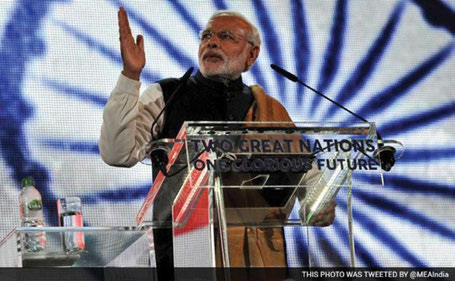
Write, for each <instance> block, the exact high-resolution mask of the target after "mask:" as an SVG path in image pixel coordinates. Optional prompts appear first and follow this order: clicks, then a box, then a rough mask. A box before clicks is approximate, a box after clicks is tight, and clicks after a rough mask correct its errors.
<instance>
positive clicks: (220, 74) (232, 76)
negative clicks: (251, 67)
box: [199, 55, 244, 83]
mask: <svg viewBox="0 0 455 281" xmlns="http://www.w3.org/2000/svg"><path fill="white" fill-rule="evenodd" d="M202 57H204V55H203V56H202ZM222 58H223V64H222V65H220V66H219V67H217V68H213V67H206V65H205V64H208V63H209V62H204V60H203V59H202V60H200V61H199V65H200V71H201V73H202V75H204V77H205V78H208V79H211V80H215V81H220V82H223V83H227V82H229V81H232V80H236V79H238V78H239V77H240V75H241V74H242V72H243V69H242V65H239V64H240V63H241V62H242V61H244V59H240V58H239V59H236V61H233V60H231V59H230V58H227V57H226V56H225V55H222ZM204 63H205V64H204Z"/></svg>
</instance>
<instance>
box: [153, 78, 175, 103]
mask: <svg viewBox="0 0 455 281" xmlns="http://www.w3.org/2000/svg"><path fill="white" fill-rule="evenodd" d="M156 83H158V84H159V85H160V86H161V89H162V90H163V96H164V99H165V100H167V99H168V98H169V96H170V95H171V94H172V92H173V91H174V90H175V88H177V86H178V85H179V84H180V79H179V78H166V79H162V80H159V81H157V82H156Z"/></svg>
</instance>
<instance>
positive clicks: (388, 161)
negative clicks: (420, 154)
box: [270, 64, 397, 172]
mask: <svg viewBox="0 0 455 281" xmlns="http://www.w3.org/2000/svg"><path fill="white" fill-rule="evenodd" d="M270 67H271V68H272V69H273V70H275V71H276V72H278V73H279V74H281V75H283V76H284V77H286V78H287V79H289V80H291V81H292V82H297V83H299V84H301V85H303V86H305V87H306V88H308V89H310V90H311V91H313V92H314V93H316V94H318V95H319V96H321V97H323V98H325V99H326V100H328V101H330V102H331V103H333V104H335V105H337V106H338V107H340V108H342V109H344V110H345V111H347V112H349V113H350V114H352V115H354V116H355V117H357V118H358V119H360V120H362V121H364V122H367V123H369V122H368V120H366V119H365V118H363V117H361V116H359V115H358V114H356V113H354V112H352V111H351V110H349V109H348V108H346V107H344V106H343V105H341V104H339V103H338V102H336V101H334V100H332V99H331V98H329V97H327V96H326V95H324V94H323V93H321V92H319V91H318V90H316V89H313V88H312V87H310V86H308V85H307V84H305V83H304V82H303V81H301V80H300V79H299V78H298V77H297V76H295V75H294V74H292V73H290V72H288V71H286V70H284V69H282V68H281V67H279V66H277V65H276V64H271V65H270ZM376 134H377V138H378V149H376V150H375V151H374V152H373V157H375V158H376V159H379V161H380V163H378V164H380V166H381V168H382V169H383V170H384V171H387V172H388V171H390V170H391V169H392V167H393V165H394V164H395V153H396V151H397V150H396V149H395V148H394V147H393V146H390V145H385V142H384V140H383V139H382V137H381V135H380V134H379V132H376ZM367 156H368V155H367ZM368 157H369V156H368ZM370 158H371V157H370Z"/></svg>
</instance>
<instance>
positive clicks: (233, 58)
mask: <svg viewBox="0 0 455 281" xmlns="http://www.w3.org/2000/svg"><path fill="white" fill-rule="evenodd" d="M206 30H210V31H211V32H212V36H211V37H210V38H209V39H203V40H202V41H201V44H200V45H199V52H198V57H199V70H200V71H201V73H202V75H204V77H206V78H211V79H214V80H224V81H226V80H234V79H237V78H238V77H239V76H240V74H241V73H242V72H243V71H246V70H247V69H248V67H249V66H250V65H252V64H253V63H254V61H255V60H256V57H257V55H258V54H259V47H253V46H252V45H251V43H249V42H248V39H247V38H248V35H249V32H250V27H249V26H248V24H247V23H246V22H244V21H243V20H242V19H239V18H236V17H231V16H220V17H217V18H215V19H213V20H212V21H211V22H209V23H208V25H207V28H206ZM216 34H220V35H226V34H231V35H232V36H233V38H234V39H235V40H232V39H224V40H223V39H220V38H218V36H217V35H216ZM223 38H224V37H223Z"/></svg>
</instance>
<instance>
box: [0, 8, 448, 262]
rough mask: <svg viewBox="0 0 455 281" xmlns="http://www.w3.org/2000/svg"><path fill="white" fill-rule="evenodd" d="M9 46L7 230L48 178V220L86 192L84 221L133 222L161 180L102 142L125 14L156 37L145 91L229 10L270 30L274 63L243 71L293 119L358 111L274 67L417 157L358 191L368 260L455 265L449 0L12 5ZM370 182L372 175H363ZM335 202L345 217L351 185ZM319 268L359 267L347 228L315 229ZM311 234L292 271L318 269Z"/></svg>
mask: <svg viewBox="0 0 455 281" xmlns="http://www.w3.org/2000/svg"><path fill="white" fill-rule="evenodd" d="M2 5H3V6H4V10H5V11H6V13H4V15H2V16H1V18H0V24H1V29H0V32H1V42H0V44H1V49H0V62H1V72H0V89H1V91H0V95H1V99H2V102H1V103H0V107H1V111H0V145H1V161H0V164H1V167H2V172H1V173H0V177H1V184H2V187H3V188H2V191H1V192H2V197H3V198H2V199H3V201H4V202H5V204H4V205H3V206H2V207H1V211H2V214H6V213H8V214H10V215H8V216H7V217H6V218H5V220H4V221H2V223H1V232H0V233H1V234H2V236H4V235H5V234H6V233H7V232H8V230H9V229H11V228H12V227H14V226H16V225H18V214H17V209H18V207H17V196H18V193H19V190H20V187H19V182H20V179H21V178H22V177H25V176H28V175H31V176H33V177H34V178H35V180H36V185H37V186H38V188H39V189H40V191H41V192H42V194H43V198H44V205H45V207H46V219H47V223H48V224H49V225H57V217H56V208H55V201H56V199H57V198H58V197H62V196H68V195H78V196H80V197H82V201H83V202H84V219H85V222H86V225H106V224H107V225H128V224H133V223H134V217H135V214H136V212H137V210H138V209H139V206H140V204H141V203H142V200H143V199H144V198H145V195H146V194H147V192H148V189H149V187H150V185H151V182H152V181H151V171H150V167H148V166H145V165H140V164H139V165H137V166H136V167H134V168H132V169H121V168H114V167H108V166H107V165H106V164H104V163H103V162H102V161H101V159H100V156H99V151H98V146H97V140H98V137H99V130H100V126H101V122H102V109H103V107H104V105H105V103H106V101H107V99H108V95H109V92H110V91H111V90H112V89H113V87H114V85H115V81H116V78H117V77H118V75H119V73H120V70H121V56H120V51H119V43H118V31H117V19H116V11H117V9H118V7H119V6H123V7H125V9H126V10H127V12H128V15H129V17H130V23H131V27H132V29H133V33H136V34H137V33H141V34H143V35H144V37H145V40H146V41H145V47H146V54H147V65H146V68H145V70H144V72H143V74H142V77H141V78H142V82H143V83H144V84H145V85H150V84H152V83H153V82H155V81H156V80H159V79H162V78H166V77H178V76H180V75H181V74H182V73H183V72H184V71H185V70H186V69H188V68H189V67H191V66H195V67H196V66H197V48H198V40H197V34H198V32H199V31H200V30H201V29H203V27H204V24H205V21H206V20H207V19H208V18H209V16H210V14H211V13H212V12H214V11H215V10H218V9H234V10H238V11H240V12H242V13H244V14H245V15H246V16H247V18H249V19H251V21H252V22H253V23H255V24H256V25H257V26H258V28H259V29H260V32H261V35H262V42H263V43H262V48H261V55H260V56H259V59H258V61H257V63H256V64H255V66H254V67H253V68H252V69H251V71H250V72H249V73H247V74H245V75H244V80H245V82H246V83H247V84H260V85H262V86H263V87H264V89H265V90H266V91H267V92H268V93H269V94H270V95H272V96H274V97H275V98H277V99H279V100H280V101H281V102H282V103H283V104H284V105H285V106H286V108H287V109H288V111H289V112H290V114H291V115H292V117H293V119H294V120H302V121H323V122H326V121H327V122H329V121H331V122H345V121H357V120H356V119H355V117H353V116H351V115H349V114H348V113H346V112H344V111H342V110H341V109H339V108H337V107H335V106H334V105H332V104H330V103H328V102H326V101H325V100H323V99H321V98H319V97H318V96H316V95H315V94H314V93H312V92H311V91H309V90H307V89H304V88H303V87H301V86H296V85H295V84H292V83H290V82H289V81H287V80H285V78H283V77H282V76H279V75H278V74H277V73H275V72H273V71H272V70H271V69H270V68H269V64H270V63H274V64H277V65H279V66H282V67H284V68H286V69H288V70H289V71H291V72H294V73H296V74H297V75H298V76H299V78H300V79H301V80H303V81H305V82H306V83H308V84H310V85H312V86H314V87H315V88H317V89H318V90H320V91H321V92H324V93H325V94H327V95H328V96H329V97H331V98H332V99H335V100H336V101H338V102H339V103H341V104H343V105H345V106H347V107H348V108H350V109H351V110H353V111H355V112H356V113H358V114H359V115H361V116H363V117H364V118H366V119H368V120H369V121H373V122H376V125H377V128H378V131H380V132H381V134H382V136H383V137H384V138H386V139H398V140H400V141H402V142H403V143H404V144H405V146H406V152H405V154H404V156H403V158H402V159H400V161H399V162H398V163H397V164H396V166H395V167H394V168H393V170H392V172H389V173H386V174H385V186H384V187H383V188H380V189H373V190H372V189H361V190H354V195H353V201H354V214H353V215H354V219H355V233H356V237H355V238H356V254H357V261H358V265H361V266H379V267H380V266H454V265H455V264H454V261H453V252H454V251H455V241H454V240H455V217H454V216H453V215H451V214H453V213H455V207H454V206H455V204H454V203H455V187H454V186H455V176H454V174H455V168H454V167H455V166H454V165H452V163H453V161H454V158H455V145H454V143H453V135H454V134H453V132H454V130H453V128H454V127H455V117H454V114H455V102H454V100H455V99H454V98H455V93H454V91H453V89H455V82H454V81H455V80H454V79H452V77H454V74H455V73H454V72H455V70H454V69H455V56H454V48H455V40H454V32H455V27H454V23H453V15H454V9H455V2H454V1H449V0H445V1H442V0H436V1H423V0H414V1H404V0H403V1H347V0H338V1H258V0H252V1H195V2H192V3H191V5H190V4H188V3H186V2H185V1H155V2H154V4H153V5H151V4H147V5H146V4H144V3H143V2H139V1H138V2H133V1H115V0H103V1H96V8H94V7H93V5H95V4H93V3H91V4H89V3H88V2H85V1H45V0H42V1H32V0H29V1H26V0H17V1H4V3H3V1H2ZM362 180H363V181H365V182H366V183H368V182H369V181H371V179H369V178H363V179H362ZM338 198H339V199H338V200H337V203H338V206H339V208H338V210H337V216H338V217H339V219H340V220H341V219H343V218H345V217H346V212H345V208H346V204H347V202H346V200H345V198H346V191H345V190H342V191H341V192H340V196H339V197H338ZM313 234H314V235H315V237H317V239H318V240H319V243H321V244H320V245H321V247H320V249H321V250H320V254H318V255H316V256H317V257H316V258H315V260H314V262H315V264H314V265H319V266H326V265H327V266H331V265H348V264H349V257H348V255H347V252H346V247H347V244H346V243H347V238H346V237H347V229H346V225H344V224H341V223H339V221H338V220H337V222H336V223H335V224H334V225H333V226H331V227H328V228H317V229H315V230H314V233H313ZM305 235H306V234H305V233H303V232H302V231H301V230H299V229H291V230H287V231H286V237H287V245H288V246H287V250H288V255H289V263H290V265H294V266H295V265H300V266H305V265H307V259H306V253H307V251H308V245H306V244H305V243H304V242H303V241H304V237H305Z"/></svg>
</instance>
